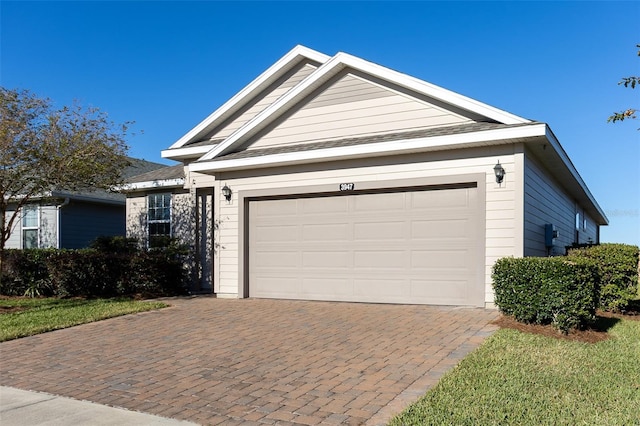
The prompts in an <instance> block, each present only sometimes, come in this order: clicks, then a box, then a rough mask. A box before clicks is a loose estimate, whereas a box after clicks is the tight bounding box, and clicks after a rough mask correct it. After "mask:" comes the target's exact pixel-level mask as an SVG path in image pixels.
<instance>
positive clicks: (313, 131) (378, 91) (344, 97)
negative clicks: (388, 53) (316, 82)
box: [248, 74, 472, 149]
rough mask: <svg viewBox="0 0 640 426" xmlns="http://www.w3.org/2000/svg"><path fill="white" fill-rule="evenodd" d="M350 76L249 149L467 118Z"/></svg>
mask: <svg viewBox="0 0 640 426" xmlns="http://www.w3.org/2000/svg"><path fill="white" fill-rule="evenodd" d="M471 121H472V120H470V119H469V118H467V117H463V116H461V115H459V114H455V113H453V112H450V111H446V110H444V109H442V108H439V107H437V106H435V105H432V104H429V103H427V102H425V101H422V100H419V99H417V98H414V97H411V96H408V95H405V94H402V93H399V92H396V91H394V90H392V89H389V88H383V87H381V86H379V85H377V84H376V83H373V82H371V81H367V80H364V79H363V78H361V77H358V76H354V75H352V74H346V75H344V76H342V77H341V78H340V79H339V80H337V81H336V82H335V83H333V84H329V86H328V87H327V88H326V89H325V90H324V91H323V92H321V93H320V94H318V95H317V96H316V97H315V98H314V99H313V100H312V101H311V102H309V103H307V104H306V105H304V106H302V107H301V108H300V109H299V110H298V111H296V112H294V113H293V114H292V115H291V116H289V117H288V118H287V120H286V121H284V122H283V123H281V124H279V125H278V126H276V127H275V128H274V129H273V130H271V131H269V132H268V133H267V134H265V135H263V136H261V137H260V138H259V139H258V140H256V141H254V142H253V143H252V144H251V145H250V146H249V147H248V149H258V148H265V147H275V146H283V145H290V144H298V143H305V142H317V141H319V140H326V139H336V138H346V137H357V136H365V135H374V134H380V133H386V132H398V131H409V130H416V129H423V128H428V127H442V126H449V125H455V124H460V123H468V122H471Z"/></svg>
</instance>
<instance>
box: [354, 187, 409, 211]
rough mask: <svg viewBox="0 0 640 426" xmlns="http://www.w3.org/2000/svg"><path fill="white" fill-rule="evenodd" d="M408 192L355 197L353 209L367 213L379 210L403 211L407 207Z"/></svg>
mask: <svg viewBox="0 0 640 426" xmlns="http://www.w3.org/2000/svg"><path fill="white" fill-rule="evenodd" d="M405 198H406V193H404V192H392V193H388V194H367V195H365V196H361V197H356V198H354V199H353V211H354V212H359V213H360V212H361V213H365V214H376V213H378V212H387V213H389V212H393V211H397V212H402V211H403V210H404V208H405Z"/></svg>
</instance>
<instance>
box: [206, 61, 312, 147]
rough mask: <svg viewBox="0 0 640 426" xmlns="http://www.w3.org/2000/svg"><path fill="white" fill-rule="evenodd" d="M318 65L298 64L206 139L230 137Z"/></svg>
mask: <svg viewBox="0 0 640 426" xmlns="http://www.w3.org/2000/svg"><path fill="white" fill-rule="evenodd" d="M316 68H317V67H316V66H315V65H312V64H309V63H303V64H301V65H299V66H298V68H297V69H296V71H295V72H294V73H293V75H291V76H290V77H289V78H287V79H286V80H285V81H283V82H276V83H275V84H274V85H272V86H271V87H269V88H267V89H266V90H264V91H263V92H262V93H260V95H258V96H256V97H255V98H254V99H253V100H252V101H251V102H250V103H249V104H247V106H245V108H243V109H242V110H240V111H239V112H238V113H236V114H235V115H234V116H233V117H232V118H231V119H229V120H227V121H226V122H224V123H222V124H221V125H220V126H219V127H218V128H216V129H214V130H213V131H211V132H210V133H209V134H207V136H206V137H205V138H204V139H214V138H215V139H218V138H226V137H229V136H230V135H231V134H232V133H233V132H235V131H236V130H238V129H239V128H240V127H242V126H243V125H244V124H245V123H246V122H248V121H249V120H251V119H252V118H253V117H255V116H256V115H257V114H259V113H260V112H261V111H262V110H264V109H265V108H267V107H268V106H269V105H271V104H272V103H274V102H275V101H276V100H278V98H280V97H281V96H282V95H284V94H285V93H287V92H288V91H289V90H291V88H292V87H294V86H296V85H297V84H298V83H300V82H301V81H302V80H304V79H305V78H306V77H307V76H309V74H311V73H312V72H313V71H315V70H316Z"/></svg>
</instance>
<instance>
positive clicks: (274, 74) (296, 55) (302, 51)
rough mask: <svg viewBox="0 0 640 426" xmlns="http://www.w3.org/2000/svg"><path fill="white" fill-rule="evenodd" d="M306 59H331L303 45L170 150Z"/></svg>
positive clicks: (322, 60) (246, 87)
mask: <svg viewBox="0 0 640 426" xmlns="http://www.w3.org/2000/svg"><path fill="white" fill-rule="evenodd" d="M304 58H307V59H310V60H312V61H314V62H319V63H324V62H325V61H327V60H328V59H329V56H327V55H325V54H323V53H320V52H317V51H315V50H312V49H309V48H308V47H304V46H301V45H298V46H296V47H294V48H293V49H291V50H290V51H289V52H288V53H287V54H286V55H284V56H283V57H282V58H280V59H279V60H278V61H276V63H275V64H273V65H272V66H270V67H269V68H268V69H267V70H266V71H265V72H263V73H262V74H260V75H259V76H258V77H257V78H256V79H255V80H253V81H252V82H251V83H249V84H248V85H247V86H245V87H244V89H242V90H240V91H239V92H238V93H237V94H236V95H234V96H233V97H232V98H231V99H229V100H228V101H227V102H225V103H224V104H223V105H222V106H221V107H220V108H218V109H217V110H215V111H214V112H213V113H212V114H211V115H209V116H208V117H207V118H205V119H204V120H203V121H202V122H200V124H198V125H197V126H196V127H194V128H193V129H191V130H190V131H189V132H187V134H185V135H184V136H182V137H181V138H180V139H178V141H177V142H175V143H174V144H173V145H171V147H170V149H171V148H180V147H182V146H184V145H185V144H187V143H189V142H191V141H193V140H194V139H197V138H198V136H200V135H201V133H203V132H206V131H207V129H208V128H210V127H211V126H212V125H213V124H215V122H216V121H218V120H220V119H222V118H224V117H225V116H226V115H227V114H228V113H230V112H232V111H235V110H236V109H237V108H239V107H241V106H242V105H244V103H245V102H246V101H248V100H249V99H251V97H252V96H254V95H255V94H256V93H258V92H259V91H260V90H262V89H263V88H265V87H266V86H268V85H269V84H271V83H272V82H273V81H275V80H277V79H278V78H279V77H280V76H281V75H282V74H284V73H285V72H286V71H288V70H289V69H290V68H291V67H292V66H293V65H294V64H296V63H298V62H299V61H300V60H303V59H304Z"/></svg>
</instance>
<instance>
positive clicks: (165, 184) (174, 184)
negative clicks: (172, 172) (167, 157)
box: [117, 178, 184, 192]
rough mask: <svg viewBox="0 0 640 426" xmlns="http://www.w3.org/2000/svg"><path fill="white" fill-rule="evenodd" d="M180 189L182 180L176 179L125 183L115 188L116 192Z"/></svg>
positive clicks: (182, 184) (182, 185) (182, 183)
mask: <svg viewBox="0 0 640 426" xmlns="http://www.w3.org/2000/svg"><path fill="white" fill-rule="evenodd" d="M178 187H179V188H182V187H184V178H177V179H162V180H149V181H146V182H134V183H127V184H124V185H121V186H119V187H117V190H118V191H122V192H129V191H140V190H143V189H158V188H178Z"/></svg>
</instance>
